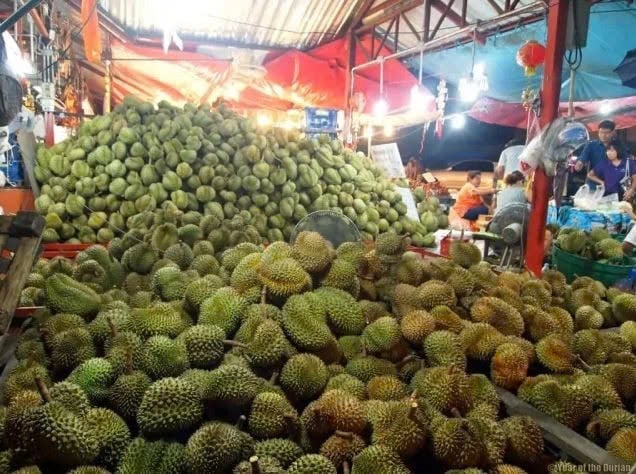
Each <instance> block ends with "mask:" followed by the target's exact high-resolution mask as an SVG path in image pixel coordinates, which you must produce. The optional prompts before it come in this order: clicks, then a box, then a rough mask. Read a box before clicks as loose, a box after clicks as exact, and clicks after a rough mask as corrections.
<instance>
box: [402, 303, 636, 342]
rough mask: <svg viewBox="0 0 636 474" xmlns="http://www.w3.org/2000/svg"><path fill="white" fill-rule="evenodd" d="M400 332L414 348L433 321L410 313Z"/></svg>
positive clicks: (422, 313) (421, 313)
mask: <svg viewBox="0 0 636 474" xmlns="http://www.w3.org/2000/svg"><path fill="white" fill-rule="evenodd" d="M400 330H401V331H402V336H403V337H404V339H406V340H407V341H408V342H410V343H411V344H413V345H414V346H421V344H422V343H423V342H424V339H425V338H426V336H428V335H429V334H431V333H432V332H433V331H434V330H435V319H434V318H433V316H431V314H430V313H428V312H427V311H424V310H416V311H411V312H410V313H407V314H405V315H404V317H402V319H401V321H400ZM635 332H636V330H635Z"/></svg>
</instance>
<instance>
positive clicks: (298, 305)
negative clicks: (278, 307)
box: [282, 294, 335, 352]
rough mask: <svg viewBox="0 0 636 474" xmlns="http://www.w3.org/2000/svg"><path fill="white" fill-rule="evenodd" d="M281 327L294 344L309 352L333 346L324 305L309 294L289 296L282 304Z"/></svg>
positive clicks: (333, 341) (333, 342)
mask: <svg viewBox="0 0 636 474" xmlns="http://www.w3.org/2000/svg"><path fill="white" fill-rule="evenodd" d="M282 326H283V329H284V330H285V334H286V335H287V337H289V339H290V341H291V342H292V343H294V345H295V346H296V347H297V348H299V349H301V350H306V351H310V352H316V351H319V350H321V349H323V348H325V347H329V346H333V345H334V344H335V339H334V337H333V334H332V333H331V331H330V330H329V327H328V326H327V322H326V315H325V311H324V307H323V306H322V305H321V304H319V303H318V302H317V301H316V300H315V299H314V298H312V297H310V296H309V294H303V295H293V296H291V297H290V298H289V299H288V300H287V302H286V303H285V306H283V324H282Z"/></svg>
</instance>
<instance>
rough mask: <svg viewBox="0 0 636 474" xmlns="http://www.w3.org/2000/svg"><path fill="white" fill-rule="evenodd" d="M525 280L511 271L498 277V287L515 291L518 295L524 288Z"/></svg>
mask: <svg viewBox="0 0 636 474" xmlns="http://www.w3.org/2000/svg"><path fill="white" fill-rule="evenodd" d="M523 283H524V278H523V277H522V276H521V275H520V274H518V273H513V272H511V271H505V272H501V273H500V274H499V276H498V277H497V284H498V286H502V287H505V288H508V289H510V290H512V291H514V292H515V293H516V294H517V295H519V294H520V293H521V287H522V286H523Z"/></svg>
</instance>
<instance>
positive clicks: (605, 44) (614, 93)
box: [409, 1, 636, 102]
mask: <svg viewBox="0 0 636 474" xmlns="http://www.w3.org/2000/svg"><path fill="white" fill-rule="evenodd" d="M546 38H547V33H546V22H545V21H539V22H537V23H533V24H531V25H525V26H519V27H518V28H516V29H514V30H512V31H508V32H505V33H501V34H495V35H493V36H490V37H489V38H488V39H487V42H486V44H485V45H483V46H482V45H479V44H478V45H477V51H476V58H475V62H476V63H479V62H483V63H484V65H485V70H486V73H487V74H488V79H489V82H490V90H489V91H488V93H487V95H488V96H490V97H492V98H494V99H498V100H502V101H506V102H520V97H521V91H522V90H523V89H524V88H525V87H526V86H527V84H528V78H526V77H525V76H524V72H523V68H521V67H520V66H518V65H517V63H516V54H517V50H518V49H519V47H520V46H521V45H522V44H523V43H524V42H525V41H527V40H529V39H535V40H537V41H539V42H540V43H542V44H544V45H545V42H546ZM634 47H636V4H634V5H631V6H628V5H627V3H626V2H624V1H618V2H617V1H613V2H608V3H598V4H595V5H594V6H593V7H592V11H591V14H590V26H589V30H588V38H587V46H586V47H585V48H583V62H582V64H581V67H580V68H579V70H578V71H577V75H576V80H575V98H574V100H575V101H593V100H599V99H612V98H620V97H629V96H634V95H636V92H635V91H634V89H632V88H629V87H625V86H623V85H622V84H621V80H620V79H619V77H618V75H617V74H616V73H615V72H614V69H615V68H616V67H617V66H618V65H619V64H620V62H621V61H622V60H623V58H624V57H625V54H626V53H627V51H629V50H630V49H633V48H634ZM471 56H472V44H465V45H460V46H457V47H455V48H451V49H447V50H444V51H439V52H435V53H427V54H425V55H424V69H425V70H426V71H427V72H430V73H431V74H432V75H434V76H436V77H440V78H445V79H446V80H448V81H450V82H452V83H455V84H456V83H457V82H459V79H460V78H461V77H465V76H466V75H467V74H468V72H469V70H470V65H471ZM418 64H419V57H415V58H413V59H412V60H411V61H410V63H409V67H411V68H413V69H417V68H418ZM541 77H542V76H541V70H540V71H539V73H538V74H537V75H535V76H534V77H533V78H531V80H530V85H531V86H532V87H534V88H537V87H539V86H540V82H541ZM562 87H563V88H562V90H561V100H562V101H567V100H568V98H569V97H568V93H569V92H568V88H569V70H568V68H567V64H564V68H563V77H562Z"/></svg>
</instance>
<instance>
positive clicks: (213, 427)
mask: <svg viewBox="0 0 636 474" xmlns="http://www.w3.org/2000/svg"><path fill="white" fill-rule="evenodd" d="M251 443H252V440H251V438H250V437H249V435H247V434H246V433H243V432H242V431H240V430H238V429H237V428H236V427H234V426H232V425H229V424H227V423H221V422H217V421H214V422H210V423H206V424H204V425H203V426H201V427H200V428H199V429H198V430H197V431H196V432H195V433H194V434H193V435H192V436H190V439H188V443H187V444H186V447H185V461H186V466H187V472H188V473H191V474H206V473H210V472H229V471H231V469H232V468H233V467H234V466H235V465H236V464H238V462H239V461H240V460H241V459H242V457H243V456H244V453H245V452H246V451H248V449H249V446H250V445H251Z"/></svg>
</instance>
